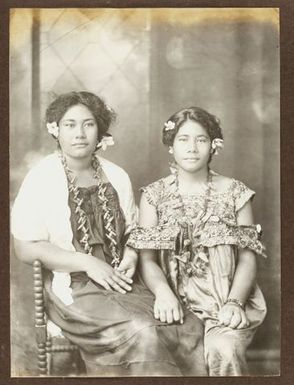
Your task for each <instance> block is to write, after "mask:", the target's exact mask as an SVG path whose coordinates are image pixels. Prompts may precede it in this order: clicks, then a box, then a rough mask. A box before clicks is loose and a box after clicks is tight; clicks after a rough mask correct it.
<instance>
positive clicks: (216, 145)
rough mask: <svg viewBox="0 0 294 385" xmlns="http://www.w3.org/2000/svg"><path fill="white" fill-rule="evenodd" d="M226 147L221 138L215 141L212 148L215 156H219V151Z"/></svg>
mask: <svg viewBox="0 0 294 385" xmlns="http://www.w3.org/2000/svg"><path fill="white" fill-rule="evenodd" d="M223 147H224V141H223V139H220V138H215V139H213V141H212V143H211V148H212V149H213V150H214V153H215V155H217V154H218V150H221V149H222V148H223Z"/></svg>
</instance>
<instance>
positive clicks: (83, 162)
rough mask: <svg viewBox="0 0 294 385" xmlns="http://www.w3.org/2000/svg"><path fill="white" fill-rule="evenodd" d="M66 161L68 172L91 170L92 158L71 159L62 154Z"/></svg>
mask: <svg viewBox="0 0 294 385" xmlns="http://www.w3.org/2000/svg"><path fill="white" fill-rule="evenodd" d="M63 156H64V157H65V159H66V163H67V166H68V168H69V169H70V170H73V171H84V170H88V169H90V168H91V165H92V156H88V157H85V158H72V157H70V156H68V155H66V154H63Z"/></svg>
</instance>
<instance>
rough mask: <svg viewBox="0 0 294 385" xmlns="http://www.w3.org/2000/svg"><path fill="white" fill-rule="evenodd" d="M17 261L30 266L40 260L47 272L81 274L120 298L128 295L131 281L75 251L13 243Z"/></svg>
mask: <svg viewBox="0 0 294 385" xmlns="http://www.w3.org/2000/svg"><path fill="white" fill-rule="evenodd" d="M14 247H15V252H16V255H17V257H18V258H19V259H20V260H22V261H23V262H26V263H29V264H32V263H33V261H34V260H36V259H39V260H40V261H41V262H42V264H43V265H44V266H45V267H46V268H47V269H49V270H54V271H59V272H67V273H72V272H77V271H84V272H86V273H87V274H88V276H89V277H90V278H91V279H93V280H94V281H95V282H97V283H99V284H100V285H101V286H103V287H104V288H105V289H106V290H113V289H114V290H116V291H119V292H121V293H123V294H125V293H126V292H127V291H130V290H131V289H132V287H131V286H130V283H132V279H131V278H129V277H127V276H126V275H125V274H123V273H120V272H119V271H116V270H114V269H113V268H112V267H111V266H110V265H108V264H107V263H106V262H104V261H103V260H99V259H97V258H95V257H93V256H92V255H89V254H84V253H80V252H77V251H67V250H64V249H62V248H60V247H58V246H55V245H53V244H51V243H49V242H46V241H36V242H33V241H22V240H18V239H14Z"/></svg>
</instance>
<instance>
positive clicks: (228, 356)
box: [205, 336, 242, 361]
mask: <svg viewBox="0 0 294 385" xmlns="http://www.w3.org/2000/svg"><path fill="white" fill-rule="evenodd" d="M241 350H242V346H241V344H240V341H239V340H238V339H237V338H235V337H231V336H212V337H209V338H206V341H205V355H206V357H208V358H209V357H216V356H217V357H219V358H221V359H222V360H224V361H232V360H233V359H234V358H235V357H236V356H238V355H239V354H240V352H241Z"/></svg>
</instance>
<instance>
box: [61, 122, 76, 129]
mask: <svg viewBox="0 0 294 385" xmlns="http://www.w3.org/2000/svg"><path fill="white" fill-rule="evenodd" d="M63 125H64V127H67V128H74V126H75V124H74V123H72V122H66V123H64V124H63Z"/></svg>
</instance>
